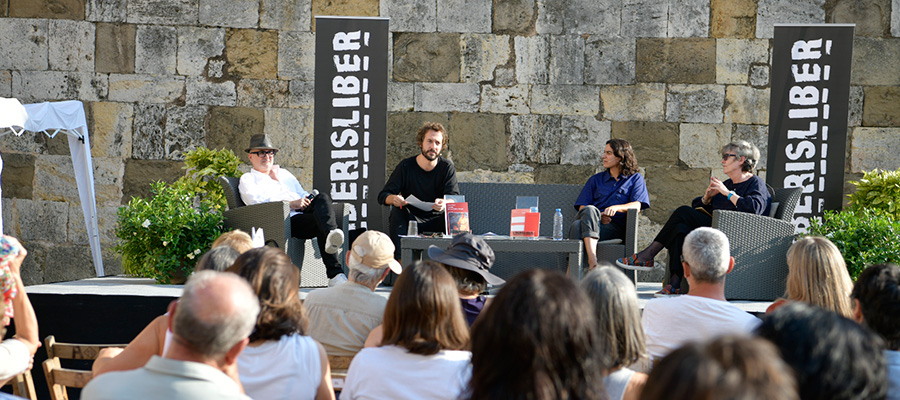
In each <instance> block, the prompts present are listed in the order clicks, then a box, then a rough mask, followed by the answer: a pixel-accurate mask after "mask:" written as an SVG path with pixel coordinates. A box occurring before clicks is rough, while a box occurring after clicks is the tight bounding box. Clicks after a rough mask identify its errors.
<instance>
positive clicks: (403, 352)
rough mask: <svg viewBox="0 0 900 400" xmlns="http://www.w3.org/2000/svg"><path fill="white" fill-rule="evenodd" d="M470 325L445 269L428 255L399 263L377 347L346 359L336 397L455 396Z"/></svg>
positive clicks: (465, 374)
mask: <svg viewBox="0 0 900 400" xmlns="http://www.w3.org/2000/svg"><path fill="white" fill-rule="evenodd" d="M468 340H469V330H468V328H467V327H466V321H465V319H464V318H463V315H462V310H461V309H460V306H459V300H458V297H457V294H456V285H455V284H454V282H453V278H452V277H451V276H450V273H449V272H447V270H445V269H444V268H443V267H441V266H440V265H439V264H438V263H435V262H432V261H424V262H417V263H415V264H412V265H410V266H407V267H406V268H404V269H403V273H402V274H400V277H399V278H398V279H397V282H396V283H395V285H394V289H393V290H392V291H391V296H390V297H389V298H388V302H387V306H386V307H385V309H384V339H383V340H382V341H381V346H380V347H368V348H364V349H362V350H361V351H360V352H359V353H357V355H356V357H354V358H353V362H351V363H350V369H349V370H348V371H347V380H346V382H345V383H344V388H343V391H342V392H341V399H343V400H354V399H454V400H455V399H457V398H458V397H459V395H460V393H461V392H462V390H463V388H464V387H465V384H466V382H467V381H468V380H469V372H470V371H469V367H468V366H469V360H470V358H471V353H469V352H468V351H466V350H465V347H466V344H467V342H468Z"/></svg>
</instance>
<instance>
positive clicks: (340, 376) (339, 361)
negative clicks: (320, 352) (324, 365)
mask: <svg viewBox="0 0 900 400" xmlns="http://www.w3.org/2000/svg"><path fill="white" fill-rule="evenodd" d="M350 361H353V356H332V355H329V356H328V365H330V366H331V384H332V386H334V391H335V392H340V391H341V389H343V388H344V381H345V380H346V379H347V370H348V369H350Z"/></svg>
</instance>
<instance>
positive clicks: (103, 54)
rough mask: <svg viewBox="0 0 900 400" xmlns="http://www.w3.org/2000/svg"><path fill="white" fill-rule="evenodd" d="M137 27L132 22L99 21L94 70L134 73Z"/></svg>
mask: <svg viewBox="0 0 900 400" xmlns="http://www.w3.org/2000/svg"><path fill="white" fill-rule="evenodd" d="M134 37H135V27H134V25H131V24H108V23H98V24H97V27H96V40H97V41H96V43H95V44H94V48H95V57H96V59H95V61H94V71H96V72H99V73H114V74H131V73H134V50H135V49H134Z"/></svg>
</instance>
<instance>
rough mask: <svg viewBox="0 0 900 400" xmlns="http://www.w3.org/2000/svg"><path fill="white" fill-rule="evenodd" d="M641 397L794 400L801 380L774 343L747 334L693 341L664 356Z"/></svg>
mask: <svg viewBox="0 0 900 400" xmlns="http://www.w3.org/2000/svg"><path fill="white" fill-rule="evenodd" d="M640 398H641V400H669V399H679V400H795V399H797V398H798V397H797V383H796V382H795V381H794V378H793V376H792V375H791V371H790V368H788V366H787V365H785V363H784V361H782V360H781V359H780V358H779V357H778V350H776V349H775V346H772V344H771V343H769V342H767V341H765V340H762V339H758V338H749V337H742V336H731V335H728V336H722V337H720V338H718V339H715V340H713V341H712V342H709V343H697V342H692V343H689V344H687V345H685V346H684V347H681V348H679V349H676V350H675V351H673V352H671V353H669V355H667V356H665V357H664V358H663V359H662V361H660V362H659V364H657V365H656V367H654V368H653V371H652V372H650V378H649V379H648V380H647V385H646V386H645V388H644V391H643V393H641V397H640Z"/></svg>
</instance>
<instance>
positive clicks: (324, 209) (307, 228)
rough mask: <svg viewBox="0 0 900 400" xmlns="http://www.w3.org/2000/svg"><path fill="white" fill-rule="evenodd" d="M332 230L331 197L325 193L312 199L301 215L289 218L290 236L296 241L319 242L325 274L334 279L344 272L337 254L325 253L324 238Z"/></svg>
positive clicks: (335, 226) (332, 212)
mask: <svg viewBox="0 0 900 400" xmlns="http://www.w3.org/2000/svg"><path fill="white" fill-rule="evenodd" d="M332 229H338V226H337V223H336V222H335V219H334V207H332V205H331V197H329V196H328V194H325V193H319V195H318V196H316V197H315V198H313V200H312V202H311V203H309V206H307V207H306V210H304V211H303V214H297V215H294V216H293V217H291V234H292V235H293V236H294V237H295V238H298V239H312V238H316V239H318V241H319V253H321V254H322V262H323V263H325V274H326V275H328V278H329V279H331V278H334V277H335V276H337V275H338V274H340V273H342V272H344V270H343V268H341V263H340V261H338V258H337V254H328V253H326V252H325V238H326V237H327V236H328V232H331V230H332Z"/></svg>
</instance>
